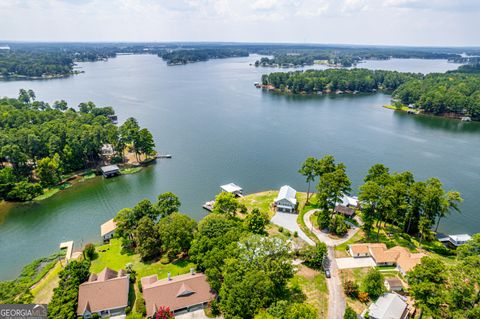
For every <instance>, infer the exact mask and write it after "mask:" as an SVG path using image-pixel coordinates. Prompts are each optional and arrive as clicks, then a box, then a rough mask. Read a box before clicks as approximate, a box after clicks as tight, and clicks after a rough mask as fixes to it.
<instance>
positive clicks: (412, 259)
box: [348, 243, 426, 275]
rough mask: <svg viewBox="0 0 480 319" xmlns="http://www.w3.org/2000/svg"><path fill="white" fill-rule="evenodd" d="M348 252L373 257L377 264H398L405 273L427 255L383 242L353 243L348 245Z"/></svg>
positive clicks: (355, 255) (399, 268)
mask: <svg viewBox="0 0 480 319" xmlns="http://www.w3.org/2000/svg"><path fill="white" fill-rule="evenodd" d="M348 253H349V254H350V255H351V256H352V257H353V258H361V257H371V258H372V259H373V260H374V261H375V263H376V264H377V266H396V267H397V269H398V270H399V271H400V272H401V273H402V274H403V275H405V274H406V273H407V272H408V271H410V270H411V269H412V268H413V267H415V266H416V265H418V264H419V263H420V261H421V259H422V257H424V256H426V254H424V253H411V252H410V251H408V249H406V248H405V247H400V246H395V247H392V248H390V249H387V246H386V245H385V244H383V243H368V244H352V245H349V246H348Z"/></svg>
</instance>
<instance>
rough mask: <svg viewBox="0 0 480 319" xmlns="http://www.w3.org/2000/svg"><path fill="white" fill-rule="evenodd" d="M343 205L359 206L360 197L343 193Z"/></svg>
mask: <svg viewBox="0 0 480 319" xmlns="http://www.w3.org/2000/svg"><path fill="white" fill-rule="evenodd" d="M340 204H341V205H343V206H345V207H352V208H358V207H359V206H358V197H356V196H348V195H343V197H342V202H341V203H340Z"/></svg>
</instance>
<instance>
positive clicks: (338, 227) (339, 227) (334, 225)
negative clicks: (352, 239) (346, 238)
mask: <svg viewBox="0 0 480 319" xmlns="http://www.w3.org/2000/svg"><path fill="white" fill-rule="evenodd" d="M328 228H329V229H330V231H331V232H333V233H335V234H337V235H339V236H343V235H345V234H346V233H347V231H348V226H347V223H346V222H345V217H344V216H343V215H341V214H335V215H333V217H332V218H331V220H330V225H329V226H328Z"/></svg>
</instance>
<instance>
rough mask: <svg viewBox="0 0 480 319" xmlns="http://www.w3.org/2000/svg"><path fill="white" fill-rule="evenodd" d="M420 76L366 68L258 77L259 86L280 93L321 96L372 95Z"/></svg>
mask: <svg viewBox="0 0 480 319" xmlns="http://www.w3.org/2000/svg"><path fill="white" fill-rule="evenodd" d="M421 77H422V75H421V74H413V73H400V72H396V71H372V70H367V69H351V70H347V69H328V70H307V71H304V72H302V71H297V72H274V73H270V74H264V75H263V76H262V84H263V85H266V86H272V87H273V88H274V89H277V90H279V91H281V92H291V93H306V94H311V93H319V92H320V93H322V92H338V91H352V92H354V91H358V92H374V91H376V90H395V89H396V88H397V87H399V86H400V85H401V84H403V83H405V82H406V81H409V80H411V79H415V78H421Z"/></svg>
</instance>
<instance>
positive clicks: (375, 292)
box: [363, 268, 385, 300]
mask: <svg viewBox="0 0 480 319" xmlns="http://www.w3.org/2000/svg"><path fill="white" fill-rule="evenodd" d="M383 282H384V278H383V275H382V274H381V273H380V271H378V270H377V269H376V268H372V269H370V270H369V271H368V273H367V276H366V277H365V279H364V280H363V290H364V291H365V292H367V293H368V295H369V296H370V297H371V298H373V299H374V300H375V299H377V298H378V297H380V296H381V295H382V294H383V293H384V291H385V286H384V285H383Z"/></svg>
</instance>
